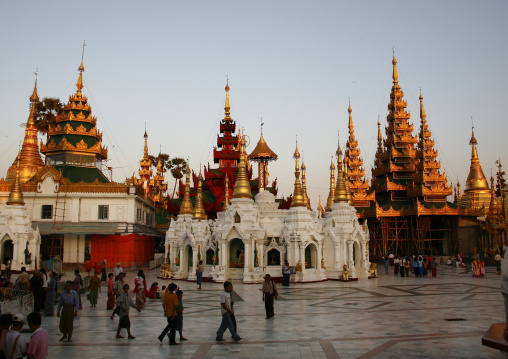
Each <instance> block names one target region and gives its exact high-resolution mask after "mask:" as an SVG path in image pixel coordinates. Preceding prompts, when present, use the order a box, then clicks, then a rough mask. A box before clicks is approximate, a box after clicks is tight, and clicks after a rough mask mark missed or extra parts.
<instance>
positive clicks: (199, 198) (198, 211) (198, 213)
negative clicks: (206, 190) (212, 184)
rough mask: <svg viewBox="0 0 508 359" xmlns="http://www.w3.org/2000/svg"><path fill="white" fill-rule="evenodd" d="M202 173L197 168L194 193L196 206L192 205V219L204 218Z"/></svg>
mask: <svg viewBox="0 0 508 359" xmlns="http://www.w3.org/2000/svg"><path fill="white" fill-rule="evenodd" d="M202 182H203V175H202V174H201V168H200V169H199V176H198V191H197V194H196V206H195V207H194V217H193V219H197V220H205V219H206V213H205V207H204V206H203V184H202Z"/></svg>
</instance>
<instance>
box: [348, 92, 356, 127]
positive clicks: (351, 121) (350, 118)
mask: <svg viewBox="0 0 508 359" xmlns="http://www.w3.org/2000/svg"><path fill="white" fill-rule="evenodd" d="M347 112H349V126H348V128H349V134H350V135H352V134H353V133H354V132H355V130H354V128H353V116H351V112H353V110H352V109H351V99H349V107H348V109H347Z"/></svg>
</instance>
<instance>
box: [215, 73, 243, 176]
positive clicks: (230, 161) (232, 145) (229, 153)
mask: <svg viewBox="0 0 508 359" xmlns="http://www.w3.org/2000/svg"><path fill="white" fill-rule="evenodd" d="M225 90H226V101H225V106H224V118H223V119H222V120H221V121H220V125H219V129H220V134H219V135H217V146H216V147H215V148H214V149H213V162H214V163H215V164H219V168H220V169H221V171H222V172H224V171H230V170H228V168H235V169H236V168H237V167H238V163H239V161H240V152H239V148H238V149H237V147H238V141H239V136H235V131H236V122H235V121H233V119H232V118H231V106H230V104H229V79H228V80H227V81H226V88H225ZM233 172H234V170H233Z"/></svg>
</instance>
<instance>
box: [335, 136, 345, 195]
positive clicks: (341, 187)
mask: <svg viewBox="0 0 508 359" xmlns="http://www.w3.org/2000/svg"><path fill="white" fill-rule="evenodd" d="M335 153H336V154H337V185H336V186H335V198H334V200H333V203H348V202H349V199H348V196H347V190H346V183H345V181H344V173H343V172H342V150H341V149H340V143H339V144H338V146H337V152H335Z"/></svg>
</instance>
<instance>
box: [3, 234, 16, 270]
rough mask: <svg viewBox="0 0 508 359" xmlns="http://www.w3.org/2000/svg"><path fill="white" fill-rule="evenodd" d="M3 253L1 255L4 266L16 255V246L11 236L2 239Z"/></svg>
mask: <svg viewBox="0 0 508 359" xmlns="http://www.w3.org/2000/svg"><path fill="white" fill-rule="evenodd" d="M1 251H2V254H1V261H2V262H1V263H2V264H7V262H8V261H12V258H13V253H14V245H13V243H12V239H11V237H9V235H5V236H4V238H3V239H2V244H1Z"/></svg>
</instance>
